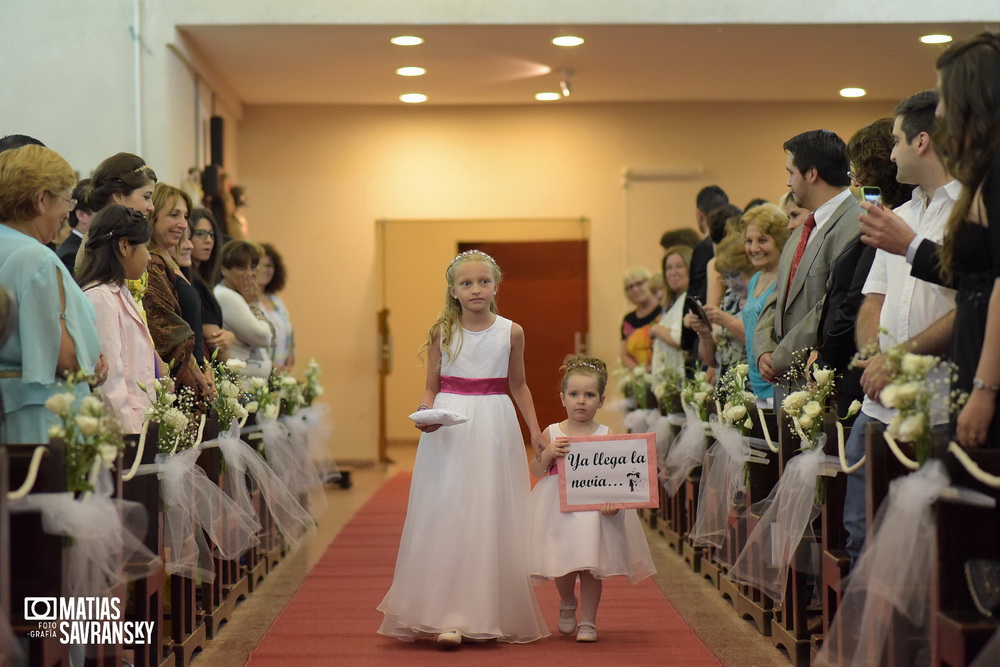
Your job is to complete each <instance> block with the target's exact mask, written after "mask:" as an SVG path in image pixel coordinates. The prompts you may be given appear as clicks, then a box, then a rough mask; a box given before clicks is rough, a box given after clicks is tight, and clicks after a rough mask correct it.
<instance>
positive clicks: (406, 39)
mask: <svg viewBox="0 0 1000 667" xmlns="http://www.w3.org/2000/svg"><path fill="white" fill-rule="evenodd" d="M389 41H390V42H392V43H393V44H395V45H396V46H416V45H417V44H423V43H424V40H423V38H421V37H415V36H414V35H400V36H399V37H393V38H392V39H390V40H389Z"/></svg>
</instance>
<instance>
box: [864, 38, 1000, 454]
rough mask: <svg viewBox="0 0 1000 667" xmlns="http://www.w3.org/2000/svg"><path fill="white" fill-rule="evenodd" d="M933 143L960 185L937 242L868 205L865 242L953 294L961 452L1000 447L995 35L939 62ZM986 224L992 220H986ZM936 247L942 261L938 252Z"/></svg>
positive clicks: (999, 143)
mask: <svg viewBox="0 0 1000 667" xmlns="http://www.w3.org/2000/svg"><path fill="white" fill-rule="evenodd" d="M937 70H938V91H939V93H940V101H939V102H938V106H937V111H936V115H937V117H938V121H937V123H936V124H935V133H934V145H935V147H936V150H938V151H939V152H940V155H941V156H942V157H943V161H944V165H945V169H946V171H948V173H950V174H952V175H953V176H954V177H955V178H956V179H958V181H959V182H960V183H961V184H962V185H963V186H964V187H963V190H962V194H961V195H960V196H959V198H958V201H957V202H956V203H955V207H954V209H953V210H952V214H951V217H950V218H949V219H948V224H947V226H946V228H945V234H944V239H943V243H942V245H941V246H938V244H936V243H934V242H933V241H932V240H930V239H927V238H924V237H923V236H921V235H918V234H917V233H915V232H914V231H913V230H912V229H911V228H910V227H909V226H908V225H907V224H906V222H905V220H903V219H902V218H901V217H900V216H898V215H896V214H895V213H893V212H891V211H885V210H882V209H879V208H876V207H872V206H869V205H867V204H866V205H864V208H865V210H866V214H865V215H864V217H863V219H862V222H863V224H864V228H863V231H864V234H865V236H864V240H865V242H866V243H870V244H872V245H874V246H876V247H878V248H880V249H883V250H886V251H888V252H891V253H893V254H897V255H905V256H906V259H907V262H909V263H910V264H911V265H912V267H913V268H912V273H913V275H914V276H916V277H918V278H921V279H924V280H929V281H931V282H936V283H938V284H948V285H950V286H954V287H955V289H956V290H957V295H956V298H955V305H956V312H955V324H954V328H953V333H952V338H951V358H952V360H953V361H954V362H955V364H956V365H957V366H958V380H957V382H956V385H955V387H954V388H956V389H959V390H961V391H965V392H969V400H968V402H966V404H965V406H964V407H963V408H962V411H961V412H960V413H959V416H958V423H957V427H956V437H957V438H958V442H959V444H961V445H962V446H963V447H982V446H984V445H989V446H992V447H995V446H997V443H998V442H1000V410H997V409H996V400H997V393H998V392H1000V283H998V282H997V280H998V279H1000V224H998V223H997V221H1000V88H998V87H997V85H996V82H997V81H998V80H1000V33H998V32H992V31H985V32H981V33H979V34H976V35H973V36H972V37H969V38H967V39H964V40H961V41H958V42H955V43H954V44H952V45H951V46H949V47H948V48H947V49H945V51H944V52H943V53H942V54H941V56H940V57H939V58H938V60H937ZM991 222H992V224H991ZM939 247H940V257H939V256H938V248H939Z"/></svg>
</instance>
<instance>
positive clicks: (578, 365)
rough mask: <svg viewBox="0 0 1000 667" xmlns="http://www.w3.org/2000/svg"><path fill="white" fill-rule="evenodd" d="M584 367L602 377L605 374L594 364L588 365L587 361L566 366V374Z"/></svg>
mask: <svg viewBox="0 0 1000 667" xmlns="http://www.w3.org/2000/svg"><path fill="white" fill-rule="evenodd" d="M584 366H586V367H587V368H589V369H591V370H593V371H594V372H595V373H597V374H598V375H603V374H604V373H605V371H604V370H603V369H601V368H600V367H598V366H596V365H595V364H592V363H590V362H589V361H576V362H573V363H572V364H570V365H569V366H566V372H567V373H569V372H570V371H575V370H576V369H577V368H581V367H584Z"/></svg>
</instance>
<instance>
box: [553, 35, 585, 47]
mask: <svg viewBox="0 0 1000 667" xmlns="http://www.w3.org/2000/svg"><path fill="white" fill-rule="evenodd" d="M552 43H553V44H555V45H556V46H580V45H581V44H583V37H577V36H576V35H560V36H559V37H556V38H555V39H553V40H552Z"/></svg>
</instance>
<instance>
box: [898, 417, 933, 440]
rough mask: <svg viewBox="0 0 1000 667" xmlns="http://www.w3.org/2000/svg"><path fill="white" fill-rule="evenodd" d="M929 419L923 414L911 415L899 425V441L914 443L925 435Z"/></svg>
mask: <svg viewBox="0 0 1000 667" xmlns="http://www.w3.org/2000/svg"><path fill="white" fill-rule="evenodd" d="M926 425H927V418H926V417H924V416H923V415H922V414H915V415H910V416H909V417H907V418H906V419H904V420H903V423H901V424H900V425H899V439H900V440H902V441H903V442H913V441H914V440H916V439H917V438H919V437H920V436H921V435H923V433H924V428H925V427H926Z"/></svg>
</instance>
